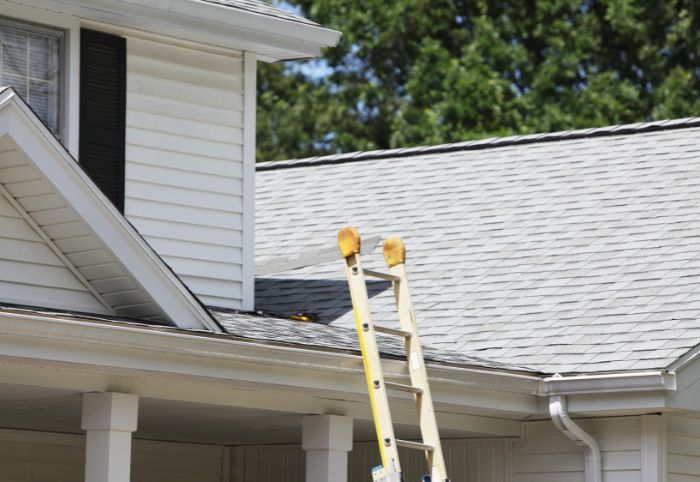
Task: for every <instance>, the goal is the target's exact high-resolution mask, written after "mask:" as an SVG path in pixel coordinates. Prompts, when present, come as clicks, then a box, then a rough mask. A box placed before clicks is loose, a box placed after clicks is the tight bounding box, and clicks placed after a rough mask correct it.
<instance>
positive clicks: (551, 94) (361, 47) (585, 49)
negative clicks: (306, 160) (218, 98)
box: [258, 0, 700, 160]
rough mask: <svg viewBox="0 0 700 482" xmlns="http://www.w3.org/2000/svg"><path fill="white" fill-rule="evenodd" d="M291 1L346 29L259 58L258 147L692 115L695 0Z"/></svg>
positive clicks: (294, 149)
mask: <svg viewBox="0 0 700 482" xmlns="http://www.w3.org/2000/svg"><path fill="white" fill-rule="evenodd" d="M287 3H289V4H292V5H295V6H297V7H298V8H299V9H300V10H301V12H302V14H304V15H305V16H307V17H309V18H311V19H313V20H315V21H317V22H319V23H320V24H322V25H324V26H327V27H330V28H333V29H337V30H340V31H341V32H343V38H342V40H341V42H340V44H339V45H338V46H337V47H336V48H332V49H328V50H327V51H326V52H325V54H324V57H323V62H325V63H326V64H327V66H328V68H329V73H328V75H325V76H322V77H318V76H316V75H312V73H309V72H308V69H307V70H303V69H301V70H300V69H298V68H294V67H290V66H285V65H267V66H263V67H261V69H260V72H259V78H260V83H259V100H258V106H259V107H258V112H259V113H258V116H259V120H260V122H259V124H258V159H260V160H270V159H281V158H291V157H302V156H309V155H318V154H324V153H333V152H347V151H354V150H370V149H384V148H390V147H403V146H413V145H421V144H435V143H444V142H456V141H464V140H469V139H474V138H482V137H489V136H495V135H510V134H524V133H531V132H543V131H556V130H565V129H572V128H581V127H594V126H601V125H609V124H619V123H629V122H640V121H644V120H651V119H661V118H672V117H684V116H692V115H699V114H700V41H699V40H700V38H698V37H699V36H700V33H699V32H700V29H699V27H700V6H698V7H695V5H696V4H698V3H700V2H697V1H696V0H583V1H582V0H500V1H499V0H363V1H362V2H357V1H356V0H288V2H287ZM305 72H306V73H305Z"/></svg>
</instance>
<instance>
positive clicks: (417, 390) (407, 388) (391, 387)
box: [384, 382, 423, 395]
mask: <svg viewBox="0 0 700 482" xmlns="http://www.w3.org/2000/svg"><path fill="white" fill-rule="evenodd" d="M384 386H385V387H386V388H387V390H399V391H402V392H409V393H415V394H417V395H422V394H423V389H422V388H418V387H414V386H412V385H404V384H403V383H391V382H384Z"/></svg>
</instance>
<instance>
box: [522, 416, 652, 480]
mask: <svg viewBox="0 0 700 482" xmlns="http://www.w3.org/2000/svg"><path fill="white" fill-rule="evenodd" d="M577 423H579V424H580V425H581V427H582V428H583V429H584V430H586V431H587V432H588V433H590V434H591V435H592V436H593V437H594V438H595V439H596V441H597V442H598V444H599V445H600V449H601V455H602V467H603V481H604V482H639V481H640V477H641V423H640V418H639V417H617V418H600V419H595V420H593V419H590V420H581V421H579V420H577ZM524 426H525V431H524V438H523V440H522V441H517V442H515V443H514V445H513V472H514V474H513V482H583V480H584V473H583V468H584V459H583V449H582V448H581V447H580V446H578V445H576V444H575V443H574V442H573V441H571V440H570V439H568V438H566V437H565V436H564V435H563V434H562V433H561V432H560V431H559V430H558V429H557V428H556V427H555V426H554V424H553V423H552V422H551V421H549V420H546V421H541V422H526V423H525V424H524Z"/></svg>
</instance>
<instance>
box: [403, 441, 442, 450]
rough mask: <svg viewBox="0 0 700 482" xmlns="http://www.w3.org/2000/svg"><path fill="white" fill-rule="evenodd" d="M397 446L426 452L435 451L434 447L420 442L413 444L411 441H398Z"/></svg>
mask: <svg viewBox="0 0 700 482" xmlns="http://www.w3.org/2000/svg"><path fill="white" fill-rule="evenodd" d="M396 445H398V446H399V447H406V448H407V449H413V450H425V451H426V452H432V451H433V450H435V449H434V448H433V446H432V445H428V444H422V443H420V442H411V441H410V440H399V439H396Z"/></svg>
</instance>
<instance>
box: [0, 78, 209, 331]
mask: <svg viewBox="0 0 700 482" xmlns="http://www.w3.org/2000/svg"><path fill="white" fill-rule="evenodd" d="M0 139H5V142H9V143H11V144H12V145H14V146H15V147H16V150H17V153H18V155H19V156H20V157H22V158H23V160H24V162H26V164H27V165H29V166H30V167H31V168H32V169H34V170H36V171H37V172H38V173H39V174H40V177H41V182H42V183H43V184H42V186H43V187H44V189H46V187H48V188H49V190H50V193H48V194H49V195H50V196H54V199H55V200H56V207H58V208H62V207H67V208H68V210H69V211H70V214H71V215H72V216H75V217H74V218H73V219H71V221H72V222H68V223H66V227H65V229H67V230H73V229H74V230H75V231H76V233H77V234H79V235H82V234H85V233H87V236H92V237H93V238H94V240H92V241H93V242H96V243H97V246H98V248H99V250H101V252H100V254H101V255H102V256H104V257H106V259H104V258H103V261H100V263H102V264H99V265H97V266H109V267H111V269H112V270H115V271H116V272H117V273H118V276H122V277H125V278H127V279H128V280H130V281H131V283H132V284H131V285H132V286H134V289H132V290H131V291H132V292H133V293H131V294H133V295H140V298H138V300H139V301H135V302H134V303H133V304H131V305H130V304H129V300H128V299H127V300H126V303H122V305H121V306H123V309H122V310H121V311H120V309H118V307H117V306H113V308H115V311H116V312H117V313H120V314H128V315H130V316H136V317H152V318H158V317H160V318H164V319H167V320H170V321H171V322H172V323H173V324H174V325H175V326H178V327H180V328H190V329H203V330H208V331H217V332H219V331H221V328H220V327H219V325H218V323H216V322H215V321H214V320H213V318H212V317H211V315H210V314H209V313H208V311H207V310H206V309H205V308H204V307H203V306H202V305H201V304H200V303H199V301H198V300H197V299H196V298H195V296H194V295H192V294H191V293H190V292H189V290H188V289H187V288H186V287H185V285H184V284H183V283H182V282H181V281H180V280H179V279H178V278H177V276H176V275H175V274H174V273H173V272H172V271H171V270H170V269H169V268H168V266H166V265H165V263H163V261H162V260H161V259H160V258H159V257H158V255H157V254H156V253H155V252H154V251H153V250H152V249H151V248H150V246H148V244H147V243H146V242H145V241H144V240H143V238H142V237H141V236H140V235H139V234H138V233H137V232H136V230H135V229H134V228H133V227H132V226H131V225H130V224H129V222H128V221H127V220H126V219H125V218H124V217H123V216H122V215H121V214H120V213H119V212H118V211H117V209H116V208H115V207H114V206H113V205H112V203H111V202H110V201H109V200H108V199H107V198H106V197H105V196H104V195H103V194H102V193H101V192H100V190H99V188H98V187H97V186H95V184H94V183H93V182H92V181H91V180H90V178H89V177H88V176H87V174H86V173H85V172H84V171H83V170H82V169H81V168H80V166H79V165H78V163H77V162H76V161H75V160H74V159H73V158H71V156H70V154H69V153H68V152H67V151H66V149H65V148H64V147H63V146H61V144H60V143H59V142H58V141H57V140H56V139H55V138H54V137H53V136H52V135H51V133H50V132H49V131H48V130H47V129H46V127H44V125H43V124H42V123H41V121H40V120H39V119H38V118H37V117H36V115H35V114H34V113H32V111H31V109H29V108H28V107H27V105H26V104H25V102H24V101H23V100H22V99H21V98H20V97H19V96H18V95H17V94H16V93H15V92H14V91H13V90H12V89H5V90H3V91H1V92H0ZM0 181H1V180H0ZM43 194H45V193H43ZM18 203H19V204H20V205H21V204H22V202H21V200H18ZM26 210H27V211H31V210H30V209H26ZM30 214H31V213H30ZM36 224H37V225H41V223H39V222H37V223H36ZM44 229H46V228H44ZM63 236H65V234H64V235H63ZM49 237H51V236H49ZM65 237H68V236H65ZM57 244H58V243H57ZM64 254H66V257H67V258H71V255H70V254H68V253H64ZM74 264H76V262H75V261H74ZM76 267H77V268H78V270H80V267H79V266H76ZM91 268H94V266H91ZM93 271H94V269H93ZM83 274H84V276H85V278H86V279H88V280H89V281H90V282H91V283H92V284H93V287H94V288H95V289H96V291H98V292H100V293H101V294H103V293H102V292H101V290H100V289H99V288H98V287H97V286H95V282H94V281H93V280H94V279H96V278H95V277H93V276H89V275H85V273H83ZM103 277H106V275H105V276H103ZM103 295H104V294H103ZM105 297H106V296H105ZM106 298H107V297H106ZM136 299H137V298H134V300H136ZM142 308H143V310H142ZM154 309H155V311H154ZM144 310H146V311H144Z"/></svg>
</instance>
